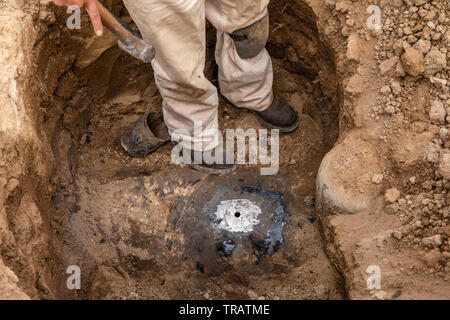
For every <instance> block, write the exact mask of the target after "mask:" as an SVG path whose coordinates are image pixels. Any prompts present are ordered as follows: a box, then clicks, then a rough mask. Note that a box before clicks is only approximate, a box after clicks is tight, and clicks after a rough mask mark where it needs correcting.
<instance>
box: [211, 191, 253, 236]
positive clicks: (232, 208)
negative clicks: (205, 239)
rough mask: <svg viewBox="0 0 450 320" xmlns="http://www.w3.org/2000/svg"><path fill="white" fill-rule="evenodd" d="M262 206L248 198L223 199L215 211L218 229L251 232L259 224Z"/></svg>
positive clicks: (215, 222)
mask: <svg viewBox="0 0 450 320" xmlns="http://www.w3.org/2000/svg"><path fill="white" fill-rule="evenodd" d="M260 214H261V208H260V207H259V206H257V205H256V204H255V203H253V202H252V201H250V200H248V199H232V200H223V201H221V202H220V204H219V205H218V206H217V211H216V212H215V213H214V215H215V216H216V220H215V221H214V222H213V223H214V224H216V227H217V229H219V230H224V231H228V232H242V233H249V232H252V231H253V227H254V226H255V225H257V224H259V222H260V221H259V219H258V217H259V215H260Z"/></svg>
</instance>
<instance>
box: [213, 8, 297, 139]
mask: <svg viewBox="0 0 450 320" xmlns="http://www.w3.org/2000/svg"><path fill="white" fill-rule="evenodd" d="M268 5H269V0H206V17H207V19H208V20H209V21H210V22H211V23H212V24H213V25H214V26H215V27H216V28H217V30H218V31H217V45H216V61H217V64H218V65H219V84H220V92H221V93H222V95H223V96H224V97H225V98H227V99H228V100H229V101H230V102H231V103H232V104H234V105H235V106H237V107H240V108H246V109H250V110H253V113H254V114H255V116H256V117H257V119H258V121H259V122H260V123H261V124H262V125H264V126H265V127H267V128H271V129H278V130H280V132H291V131H293V130H295V129H296V128H297V127H298V124H299V118H298V115H297V113H296V112H295V111H294V109H293V108H292V107H291V106H289V104H287V103H286V102H284V101H283V100H282V99H280V98H278V97H274V94H273V90H272V84H273V69H272V61H271V59H270V56H269V53H268V52H267V51H266V49H265V45H266V42H267V39H268V36H269V16H268V12H267V6H268Z"/></svg>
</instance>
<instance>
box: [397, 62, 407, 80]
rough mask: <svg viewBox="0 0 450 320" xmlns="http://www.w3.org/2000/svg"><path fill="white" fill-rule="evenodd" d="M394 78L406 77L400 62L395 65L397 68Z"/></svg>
mask: <svg viewBox="0 0 450 320" xmlns="http://www.w3.org/2000/svg"><path fill="white" fill-rule="evenodd" d="M395 76H396V77H399V78H402V77H404V76H406V72H405V69H403V65H402V63H401V62H400V61H399V62H398V63H397V66H396V67H395Z"/></svg>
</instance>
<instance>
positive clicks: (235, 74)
mask: <svg viewBox="0 0 450 320" xmlns="http://www.w3.org/2000/svg"><path fill="white" fill-rule="evenodd" d="M124 2H125V5H126V7H127V9H128V11H129V13H130V15H131V17H132V18H133V20H134V21H135V22H136V24H137V26H138V27H139V30H140V31H141V33H142V35H143V38H144V40H145V41H146V42H148V43H149V44H151V45H152V46H153V47H154V48H155V51H156V57H155V59H154V60H153V61H152V67H153V70H154V73H155V81H156V85H157V86H158V89H159V91H160V93H161V95H162V97H163V113H164V121H165V123H166V125H167V127H168V129H169V133H170V134H171V135H172V138H174V135H178V136H179V137H177V140H178V139H179V138H181V139H182V141H181V142H180V143H181V145H182V146H183V147H186V148H188V149H195V150H198V151H204V150H209V149H212V148H214V147H216V146H217V145H218V144H219V142H220V141H219V135H218V133H217V132H218V118H217V117H218V112H217V109H218V108H217V107H218V95H217V89H216V88H215V87H214V86H213V85H212V84H211V82H210V81H208V80H207V79H206V78H205V76H204V67H205V42H206V40H205V33H206V32H205V23H206V19H208V20H209V21H210V22H211V23H212V24H213V25H214V26H215V27H216V29H217V30H218V31H217V45H216V61H217V64H218V65H219V84H220V91H221V93H222V94H223V95H224V96H225V97H226V98H227V99H228V100H229V101H231V102H232V103H233V104H234V105H236V106H238V107H241V108H247V109H252V110H256V111H263V110H265V109H266V108H268V107H269V106H270V104H271V103H272V100H273V92H272V82H273V72H272V62H271V59H270V56H269V54H268V53H267V51H266V50H263V51H262V52H261V53H260V54H259V55H258V56H256V57H254V58H251V59H246V60H243V59H241V58H240V57H239V56H238V54H237V52H236V49H235V46H234V42H233V40H232V39H231V38H230V36H229V35H228V33H233V32H234V31H236V30H238V29H242V28H245V27H248V26H249V25H251V24H252V23H254V22H256V21H258V20H260V19H262V18H263V17H264V16H265V15H266V13H267V6H268V4H269V0H124ZM197 121H201V130H195V132H194V122H197ZM197 127H198V123H197ZM180 132H181V133H180Z"/></svg>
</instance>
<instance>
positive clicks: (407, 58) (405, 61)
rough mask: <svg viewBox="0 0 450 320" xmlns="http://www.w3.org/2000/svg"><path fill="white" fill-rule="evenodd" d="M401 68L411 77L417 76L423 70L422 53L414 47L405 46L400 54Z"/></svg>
mask: <svg viewBox="0 0 450 320" xmlns="http://www.w3.org/2000/svg"><path fill="white" fill-rule="evenodd" d="M402 65H403V69H404V70H405V71H406V72H407V73H408V74H410V75H411V76H413V77H418V76H420V75H422V74H423V72H424V71H425V60H424V58H423V55H422V53H420V52H419V51H417V50H416V49H414V48H407V49H406V50H405V53H404V54H403V56H402Z"/></svg>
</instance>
